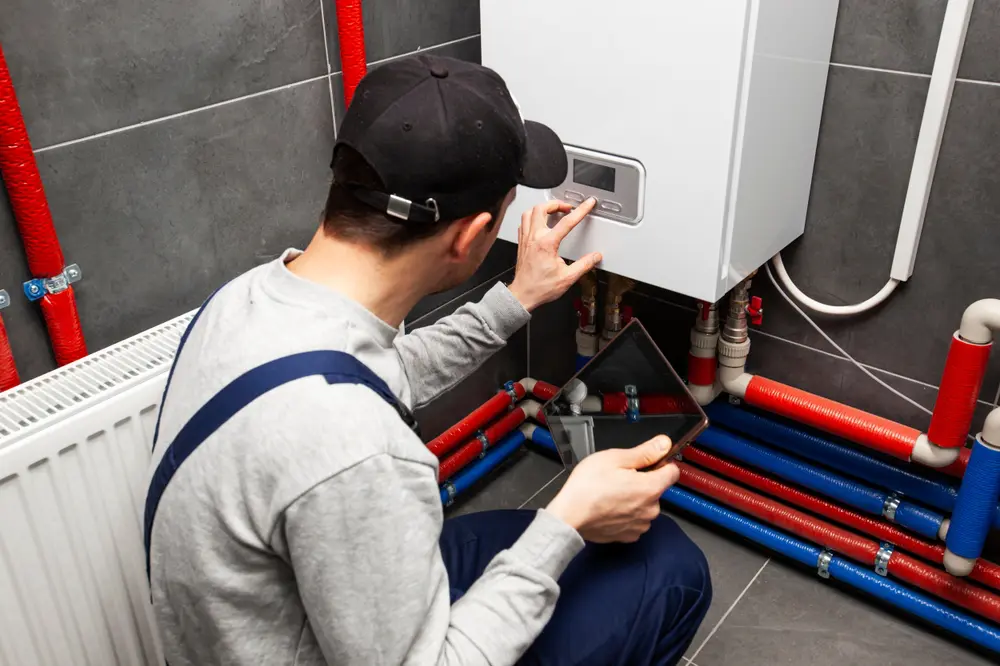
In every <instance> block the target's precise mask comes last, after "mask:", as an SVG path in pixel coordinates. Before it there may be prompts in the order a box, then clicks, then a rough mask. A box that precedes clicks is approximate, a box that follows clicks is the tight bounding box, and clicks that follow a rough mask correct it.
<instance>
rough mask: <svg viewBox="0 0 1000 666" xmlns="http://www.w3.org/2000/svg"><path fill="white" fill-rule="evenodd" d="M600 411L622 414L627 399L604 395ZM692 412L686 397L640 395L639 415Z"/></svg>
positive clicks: (618, 394) (620, 396) (616, 395)
mask: <svg viewBox="0 0 1000 666" xmlns="http://www.w3.org/2000/svg"><path fill="white" fill-rule="evenodd" d="M602 398H603V403H602V405H601V409H602V411H603V412H604V413H605V414H624V413H625V412H626V411H627V404H626V403H627V399H626V398H625V394H624V393H605V394H604V395H603V396H602ZM692 411H694V406H693V405H692V404H691V400H690V398H688V397H687V396H686V395H683V396H681V395H657V394H649V395H640V396H639V413H640V414H686V413H690V412H692Z"/></svg>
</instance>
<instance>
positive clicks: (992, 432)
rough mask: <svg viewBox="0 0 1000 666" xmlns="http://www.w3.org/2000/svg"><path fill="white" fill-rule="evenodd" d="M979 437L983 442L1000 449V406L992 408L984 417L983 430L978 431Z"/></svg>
mask: <svg viewBox="0 0 1000 666" xmlns="http://www.w3.org/2000/svg"><path fill="white" fill-rule="evenodd" d="M979 438H980V439H981V440H982V442H983V444H985V445H987V446H989V447H991V448H994V449H1000V408H998V409H994V410H993V411H992V412H990V413H989V415H988V416H987V417H986V422H985V423H983V432H982V433H980V435H979Z"/></svg>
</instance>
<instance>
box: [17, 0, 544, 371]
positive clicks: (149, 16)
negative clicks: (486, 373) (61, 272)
mask: <svg viewBox="0 0 1000 666" xmlns="http://www.w3.org/2000/svg"><path fill="white" fill-rule="evenodd" d="M364 6H365V33H366V44H367V55H368V57H369V60H370V61H372V62H375V63H377V62H379V61H383V60H385V59H388V58H395V57H403V56H405V55H406V54H409V53H412V52H415V51H416V50H418V49H421V50H425V49H434V50H435V52H439V53H443V54H447V55H452V56H455V57H460V58H465V59H469V60H476V61H478V59H479V39H478V33H479V4H478V3H477V2H474V1H471V0H422V1H421V2H419V3H418V2H410V1H409V0H366V2H365V5H364ZM336 35H337V31H336V20H335V12H334V4H333V1H332V0H276V1H275V2H268V3H260V2H255V1H253V0H229V1H227V2H221V3H220V2H213V1H211V0H177V1H176V2H168V3H150V2H141V3H135V2H130V1H129V0H95V1H93V2H85V3H79V2H72V1H70V0H7V1H6V2H5V3H4V8H3V20H2V21H0V43H2V44H3V48H4V51H5V53H6V58H7V62H8V65H9V67H10V69H11V75H12V77H13V79H14V84H15V86H16V88H17V92H18V96H19V98H20V102H21V106H22V108H23V112H24V116H25V120H26V123H27V125H28V130H29V133H30V135H31V139H32V142H33V145H34V147H35V149H36V153H37V158H38V162H39V167H40V169H41V172H42V177H43V179H44V182H45V186H46V190H47V193H48V198H49V202H50V205H51V207H52V212H53V215H54V218H55V221H56V226H57V229H58V232H59V235H60V238H61V241H62V245H63V250H64V253H65V255H66V257H67V259H68V261H70V262H76V263H79V264H80V265H81V267H82V268H83V270H84V274H85V279H84V281H83V282H81V283H80V284H79V285H77V294H78V302H79V306H80V313H81V318H82V321H83V327H84V332H85V334H86V336H87V341H88V343H89V346H90V348H91V350H95V349H98V348H101V347H104V346H107V345H109V344H112V343H114V342H117V341H119V340H121V339H122V338H125V337H128V336H130V335H133V334H136V333H138V332H140V331H142V330H144V329H146V328H148V327H150V326H153V325H156V324H158V323H160V322H162V321H165V320H166V319H168V318H170V317H173V316H176V315H179V314H181V313H183V312H185V311H187V310H190V309H191V308H194V307H196V306H197V305H198V304H199V303H200V302H201V300H202V299H203V298H204V297H205V296H206V295H208V294H209V293H210V292H211V291H212V290H213V289H214V288H215V287H217V286H218V285H219V284H221V283H223V282H225V281H226V280H228V279H230V278H232V277H234V276H236V275H237V274H239V273H241V272H243V271H245V270H247V269H249V268H251V267H252V266H254V265H256V264H258V263H261V262H264V261H267V260H269V259H272V258H273V257H275V256H277V255H278V254H279V253H280V252H281V251H282V250H283V249H284V248H286V247H289V246H303V245H304V244H305V243H306V242H308V240H309V238H310V236H311V235H312V232H313V231H314V229H315V227H316V225H317V223H318V220H319V213H320V210H321V208H322V204H323V201H324V199H325V195H326V188H327V186H328V182H329V181H328V178H329V175H328V174H329V171H328V167H329V158H330V153H331V149H332V147H333V141H334V135H335V126H336V118H337V117H340V116H342V115H343V112H344V111H343V101H342V92H341V90H342V88H341V85H340V73H339V70H340V67H339V48H338V45H337V38H336ZM327 54H329V59H328V56H327ZM331 100H332V101H331ZM331 103H332V104H333V107H334V108H333V109H331ZM0 197H3V194H2V190H0ZM514 256H515V255H514V251H513V246H510V245H508V244H499V245H498V247H497V248H496V249H495V250H494V252H493V253H492V254H491V255H490V257H489V258H488V260H487V262H486V263H485V265H484V266H483V267H482V269H481V270H480V271H479V272H478V273H477V274H476V276H475V277H474V278H473V279H472V280H471V281H470V283H468V284H466V285H463V286H462V287H459V288H457V289H455V290H452V291H451V292H449V293H446V294H439V295H436V296H433V297H430V298H428V299H427V300H426V301H425V302H423V303H421V304H420V305H419V306H418V308H417V311H416V312H415V313H414V314H413V318H414V319H416V318H418V317H421V316H423V315H427V314H429V313H431V312H432V311H434V310H435V308H438V307H439V306H442V305H447V304H449V303H450V304H451V307H456V306H457V303H458V302H460V301H461V299H460V298H459V300H458V301H455V300H454V299H456V298H457V297H461V296H462V295H463V294H466V293H467V292H470V291H471V295H476V294H478V291H476V289H477V287H479V286H480V285H481V284H483V283H485V282H491V281H492V280H494V279H496V277H497V276H498V275H500V274H502V273H503V272H504V271H506V270H508V269H509V268H511V267H512V266H513V264H514ZM29 277H30V276H29V275H28V272H27V269H26V267H25V262H24V257H23V253H22V249H21V245H20V242H19V241H18V239H17V235H16V233H15V231H14V226H13V220H12V218H11V214H10V210H9V207H8V205H7V202H6V199H0V288H6V289H7V290H8V291H9V292H11V294H12V295H13V296H14V299H13V300H14V304H13V305H12V306H11V307H10V308H8V309H6V310H4V311H3V313H2V316H3V317H4V321H5V323H6V326H7V329H8V331H9V333H10V337H11V342H12V345H13V347H14V353H15V355H16V358H17V362H18V367H19V369H20V371H21V375H22V378H25V379H26V378H30V377H34V376H37V375H39V374H41V373H43V372H45V371H47V370H50V369H51V368H52V367H53V360H52V355H51V352H50V350H49V346H48V342H47V338H46V334H45V330H44V326H43V324H42V322H41V317H40V313H39V312H38V311H37V308H35V307H33V306H32V305H31V304H29V303H27V302H26V301H25V299H24V298H23V297H21V296H20V290H21V287H20V285H21V283H22V282H23V281H24V280H26V279H28V278H29ZM468 297H470V296H466V298H468ZM526 344H527V341H526V338H525V340H524V341H523V343H522V344H521V345H520V348H518V346H517V345H513V346H512V348H511V349H510V351H509V352H507V353H508V354H510V355H513V357H516V359H518V360H516V361H514V365H515V366H517V364H518V363H521V364H523V362H524V357H525V356H526V351H525V346H526ZM505 362H506V357H503V358H501V359H498V360H497V362H496V363H499V364H500V365H501V366H502V365H503V363H505ZM498 367H499V366H498ZM515 369H516V370H517V373H523V371H524V369H523V368H521V367H520V366H517V367H514V368H511V370H510V372H512V373H513V372H514V370H515ZM498 373H499V371H498ZM517 373H514V374H517ZM500 374H503V375H504V379H506V378H508V377H506V374H507V373H500ZM498 377H499V375H498ZM484 390H486V389H485V388H484ZM490 390H491V389H490Z"/></svg>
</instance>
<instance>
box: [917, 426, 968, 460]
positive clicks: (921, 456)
mask: <svg viewBox="0 0 1000 666" xmlns="http://www.w3.org/2000/svg"><path fill="white" fill-rule="evenodd" d="M960 452H961V449H946V448H943V447H940V446H937V445H936V444H934V443H933V442H931V440H930V439H929V438H928V437H927V435H926V434H925V433H920V436H919V437H917V441H916V442H915V443H914V444H913V450H912V451H911V452H910V460H911V461H913V462H918V463H920V464H921V465H925V466H927V467H947V466H948V465H950V464H952V463H953V462H955V461H956V460H958V455H959V453H960Z"/></svg>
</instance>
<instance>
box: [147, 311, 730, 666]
mask: <svg viewBox="0 0 1000 666" xmlns="http://www.w3.org/2000/svg"><path fill="white" fill-rule="evenodd" d="M209 300H211V299H209ZM207 304H208V303H207V302H206V305H207ZM204 308H205V306H202V309H201V310H199V312H198V314H197V315H195V318H194V319H193V320H192V322H191V324H190V326H189V327H188V329H187V331H185V333H184V335H183V337H182V338H181V342H180V345H179V347H178V350H177V356H176V357H175V359H174V366H175V367H176V362H177V358H178V357H180V353H181V351H182V350H183V348H184V344H185V343H186V342H187V338H188V334H189V333H190V331H191V329H193V328H194V325H195V324H196V323H197V321H198V318H199V317H200V315H201V313H202V312H203V311H204ZM173 373H174V368H171V370H170V374H169V375H168V377H167V386H166V388H165V389H164V400H165V399H166V395H167V391H168V390H169V388H170V383H171V380H172V379H173ZM316 375H322V376H323V377H324V378H325V379H326V380H327V382H329V383H331V384H343V383H350V384H360V385H362V386H367V387H368V388H370V389H371V390H373V391H375V392H376V393H377V394H378V395H379V396H381V397H382V398H383V399H384V400H385V401H386V402H388V403H389V404H390V405H392V406H393V407H395V408H396V410H397V411H398V413H399V415H400V417H401V418H403V419H404V420H405V421H406V423H407V424H408V425H410V427H411V428H412V429H413V430H414V431H417V424H416V420H415V419H414V418H413V415H412V413H411V412H410V411H409V409H407V408H406V406H405V405H403V404H402V403H401V402H400V401H399V400H398V399H397V398H396V397H395V395H393V393H392V391H391V390H390V389H389V387H388V386H387V385H386V384H385V382H383V381H382V380H381V379H380V378H379V377H378V376H377V375H375V374H374V373H373V372H372V371H371V370H370V369H369V368H368V367H367V366H365V365H364V364H363V363H361V362H360V361H358V360H357V359H356V358H354V357H353V356H351V355H349V354H346V353H344V352H339V351H312V352H304V353H300V354H294V355H291V356H286V357H283V358H279V359H276V360H274V361H270V362H268V363H265V364H264V365H261V366H258V367H256V368H254V369H252V370H249V371H247V372H246V373H244V374H243V375H241V376H240V377H238V378H237V379H235V380H233V381H232V382H231V383H229V384H228V385H227V386H226V387H225V388H223V389H222V390H221V391H220V392H219V393H217V394H216V395H215V396H214V397H212V398H211V399H210V400H209V401H208V402H207V403H206V404H205V405H204V406H203V407H202V408H201V409H199V410H198V411H197V412H196V413H195V415H194V416H193V417H191V419H190V420H189V421H188V422H187V423H186V424H185V425H184V427H183V428H181V430H180V432H179V433H178V434H177V437H176V438H175V439H174V440H173V442H171V443H170V446H169V448H168V449H167V451H166V452H165V453H164V455H163V459H162V460H161V461H160V463H159V465H157V468H156V471H155V472H154V474H153V477H152V480H151V482H150V486H149V491H148V494H147V496H146V509H145V521H144V528H145V529H144V532H145V546H146V573H147V575H148V574H149V571H150V560H149V557H150V539H151V534H152V528H153V521H154V519H155V518H156V509H157V506H158V505H159V502H160V499H161V498H162V497H163V493H164V491H165V490H166V488H167V485H168V484H169V483H170V480H171V479H172V478H173V475H174V474H175V473H176V472H177V470H178V468H179V467H180V466H181V465H182V464H183V463H184V461H185V460H186V459H187V458H188V456H190V455H191V454H192V453H194V451H195V450H196V449H197V448H198V446H200V445H201V444H202V443H203V442H204V441H205V440H206V439H208V438H209V437H210V436H211V435H212V434H213V433H214V432H215V431H216V430H218V428H220V427H221V426H222V425H223V424H224V423H226V422H227V421H228V420H229V419H230V418H231V417H233V416H234V415H235V414H236V413H237V412H239V411H240V410H241V409H243V408H244V407H246V406H248V405H249V404H250V403H251V402H253V401H254V400H255V399H257V398H258V397H260V396H262V395H264V394H265V393H267V392H268V391H270V390H271V389H274V388H277V387H279V386H281V385H283V384H285V383H288V382H291V381H294V380H296V379H301V378H304V377H309V376H316ZM162 410H163V406H162V402H161V406H160V412H161V416H162ZM159 430H160V423H159V419H157V423H156V429H155V431H154V435H153V446H154V448H155V446H156V443H157V439H158V438H159ZM533 517H534V512H532V511H506V512H504V511H498V512H489V513H480V514H470V515H466V516H462V517H460V518H455V519H451V520H447V521H445V523H444V527H443V530H442V534H441V539H440V544H441V555H442V558H443V560H444V564H445V568H446V569H447V571H448V579H449V584H450V587H451V597H452V603H454V602H455V601H457V600H458V599H459V598H461V597H462V595H464V594H465V592H466V591H467V590H468V589H469V588H470V587H471V586H472V584H473V583H474V582H475V581H476V580H477V579H478V578H479V577H480V576H481V575H482V573H483V571H484V570H485V568H486V566H487V565H488V564H489V562H490V561H491V560H492V559H493V558H494V557H495V556H496V555H497V553H499V552H500V551H501V550H505V549H507V548H509V547H510V546H511V545H512V544H513V543H514V542H515V541H516V540H517V539H518V538H519V537H520V536H521V534H522V533H523V532H524V530H525V529H526V528H527V527H528V525H529V524H530V523H531V520H532V519H533ZM560 586H561V588H562V595H561V598H560V601H559V603H558V605H557V607H556V611H555V614H554V616H553V618H552V620H551V621H550V622H549V624H548V626H547V627H546V628H545V630H544V631H543V632H542V634H541V635H540V636H539V638H538V640H537V641H536V642H535V644H534V645H533V646H532V647H531V648H530V649H529V650H528V652H527V654H526V655H525V656H524V658H523V659H522V660H521V661H520V662H519V663H520V664H521V666H591V665H592V666H612V665H614V664H620V665H621V666H625V665H633V664H634V665H642V666H673V665H674V664H676V663H678V661H679V660H680V657H681V655H683V653H684V651H685V650H686V649H687V647H688V645H689V644H690V643H691V640H692V639H693V638H694V635H695V632H696V631H697V630H698V626H699V625H700V624H701V621H702V619H703V618H704V615H705V612H706V611H707V610H708V606H709V603H710V602H711V598H712V587H711V581H710V578H709V573H708V565H707V563H706V562H705V558H704V556H703V555H702V553H701V551H700V550H698V547H697V546H695V545H694V544H693V543H692V542H691V541H690V539H688V537H687V536H686V535H685V534H684V533H683V532H682V531H681V529H680V527H678V526H677V524H676V523H674V522H673V521H672V520H670V519H669V518H666V517H661V518H660V519H658V520H657V521H655V522H654V523H653V526H652V528H651V529H650V531H649V532H648V533H647V534H645V535H644V536H643V538H642V539H641V540H640V541H639V543H637V544H633V545H628V546H625V545H604V546H596V545H588V546H587V547H586V548H585V549H584V551H583V552H582V553H581V554H580V555H579V556H578V557H577V558H576V559H575V560H574V561H573V562H572V563H571V564H570V566H569V568H568V569H567V570H566V572H565V573H564V574H563V576H562V577H561V579H560Z"/></svg>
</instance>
